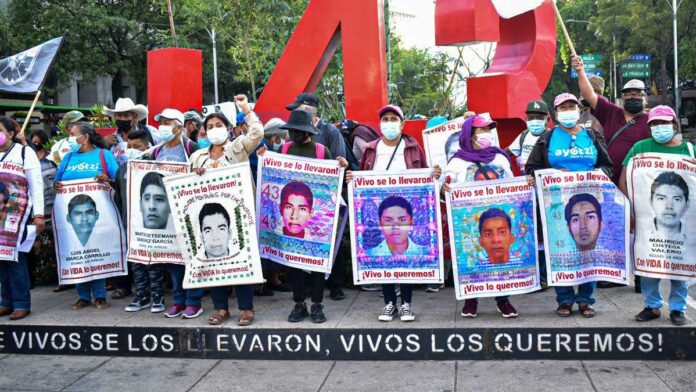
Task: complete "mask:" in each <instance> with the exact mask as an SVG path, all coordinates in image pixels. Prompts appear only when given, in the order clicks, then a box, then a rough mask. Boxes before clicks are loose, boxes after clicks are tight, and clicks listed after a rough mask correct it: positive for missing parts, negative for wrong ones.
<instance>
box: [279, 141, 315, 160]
mask: <svg viewBox="0 0 696 392" xmlns="http://www.w3.org/2000/svg"><path fill="white" fill-rule="evenodd" d="M290 146H292V142H287V143H285V144H283V147H281V148H280V153H281V154H287V153H288V150H290ZM314 147H315V148H316V150H315V151H316V154H317V159H324V148H325V147H324V145H323V144H321V143H316V142H315V143H314Z"/></svg>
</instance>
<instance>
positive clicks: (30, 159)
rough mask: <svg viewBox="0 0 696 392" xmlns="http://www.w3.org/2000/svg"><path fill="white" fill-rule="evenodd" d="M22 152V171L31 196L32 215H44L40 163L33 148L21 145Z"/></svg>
mask: <svg viewBox="0 0 696 392" xmlns="http://www.w3.org/2000/svg"><path fill="white" fill-rule="evenodd" d="M23 148H24V149H25V150H26V151H25V152H24V154H25V155H24V172H25V173H26V176H27V183H28V185H29V195H30V197H31V203H32V205H33V206H32V208H33V210H34V215H40V216H43V215H44V193H43V191H44V189H43V176H42V175H41V163H40V162H39V158H38V157H37V156H36V153H35V152H34V150H32V149H30V148H26V147H23Z"/></svg>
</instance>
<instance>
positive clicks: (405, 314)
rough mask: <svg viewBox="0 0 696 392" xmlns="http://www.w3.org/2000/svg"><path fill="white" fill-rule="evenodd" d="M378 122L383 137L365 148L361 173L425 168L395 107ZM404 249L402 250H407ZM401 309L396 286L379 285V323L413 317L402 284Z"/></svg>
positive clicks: (437, 171) (407, 287) (408, 291)
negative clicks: (380, 296) (382, 306)
mask: <svg viewBox="0 0 696 392" xmlns="http://www.w3.org/2000/svg"><path fill="white" fill-rule="evenodd" d="M377 115H378V116H379V121H380V130H381V131H382V137H381V138H380V139H377V140H375V141H373V142H371V143H370V144H368V145H367V146H366V147H365V152H364V154H363V156H362V159H361V161H360V170H382V171H385V170H386V171H402V170H407V169H424V168H427V167H428V162H427V160H426V157H425V153H424V152H423V150H422V149H421V148H420V146H419V145H418V142H417V141H416V139H415V138H414V137H413V136H411V135H408V134H405V133H403V132H402V131H403V129H404V113H403V112H402V111H401V108H400V107H398V106H396V105H387V106H384V107H383V108H381V109H380V110H379V112H378V113H377ZM441 174H442V169H441V168H440V167H439V166H437V165H436V166H435V167H434V168H433V177H435V179H439V178H440V175H441ZM352 179H353V173H352V172H350V171H349V172H347V173H346V180H347V181H352ZM407 250H408V249H405V250H404V251H407ZM400 289H401V307H400V309H398V308H397V302H396V297H397V294H396V285H395V284H393V283H390V284H383V285H382V294H383V295H384V305H385V306H384V308H383V309H382V312H381V313H380V314H379V316H378V317H377V319H378V320H379V321H392V320H393V319H394V317H396V315H397V314H399V313H400V314H401V317H400V318H401V321H413V320H415V319H416V314H415V313H414V312H413V310H412V309H411V303H412V299H413V285H412V284H401V285H400Z"/></svg>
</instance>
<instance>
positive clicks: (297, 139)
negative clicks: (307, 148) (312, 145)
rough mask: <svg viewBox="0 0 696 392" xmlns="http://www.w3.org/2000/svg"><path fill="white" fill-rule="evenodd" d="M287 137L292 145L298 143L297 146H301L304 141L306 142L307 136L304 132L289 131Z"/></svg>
mask: <svg viewBox="0 0 696 392" xmlns="http://www.w3.org/2000/svg"><path fill="white" fill-rule="evenodd" d="M289 134H290V135H289V136H290V140H292V142H293V143H298V144H303V143H304V142H305V141H307V138H308V137H309V134H308V133H307V132H304V131H296V130H294V129H291V130H290V131H289Z"/></svg>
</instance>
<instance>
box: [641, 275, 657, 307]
mask: <svg viewBox="0 0 696 392" xmlns="http://www.w3.org/2000/svg"><path fill="white" fill-rule="evenodd" d="M640 286H641V289H642V291H643V300H644V302H645V307H646V308H650V309H660V308H662V295H660V279H656V278H648V277H646V276H642V277H641V279H640Z"/></svg>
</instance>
